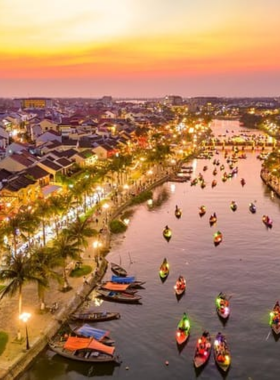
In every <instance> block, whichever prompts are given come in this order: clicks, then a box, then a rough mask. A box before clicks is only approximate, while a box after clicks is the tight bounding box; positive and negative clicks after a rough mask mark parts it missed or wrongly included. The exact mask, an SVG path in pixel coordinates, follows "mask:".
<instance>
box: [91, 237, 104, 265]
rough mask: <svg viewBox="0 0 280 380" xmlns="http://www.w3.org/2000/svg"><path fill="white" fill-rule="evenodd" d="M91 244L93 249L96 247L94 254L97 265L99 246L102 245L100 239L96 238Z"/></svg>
mask: <svg viewBox="0 0 280 380" xmlns="http://www.w3.org/2000/svg"><path fill="white" fill-rule="evenodd" d="M92 246H93V248H94V249H96V255H95V256H96V257H97V260H96V264H97V266H99V259H100V247H102V243H101V242H100V241H98V240H96V241H94V242H93V244H92Z"/></svg>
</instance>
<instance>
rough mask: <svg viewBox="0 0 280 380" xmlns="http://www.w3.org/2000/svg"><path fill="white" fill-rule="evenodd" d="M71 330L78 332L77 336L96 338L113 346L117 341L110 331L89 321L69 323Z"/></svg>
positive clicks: (74, 332)
mask: <svg viewBox="0 0 280 380" xmlns="http://www.w3.org/2000/svg"><path fill="white" fill-rule="evenodd" d="M69 327H70V329H71V332H72V333H73V334H76V335H77V336H82V337H85V338H94V339H96V340H98V342H101V343H103V344H107V345H108V346H113V345H114V344H115V341H114V340H113V339H111V338H110V336H109V335H110V331H108V330H102V329H97V328H96V327H93V326H91V325H89V324H87V323H84V324H82V325H81V324H73V323H72V324H71V323H70V324H69Z"/></svg>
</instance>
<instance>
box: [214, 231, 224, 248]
mask: <svg viewBox="0 0 280 380" xmlns="http://www.w3.org/2000/svg"><path fill="white" fill-rule="evenodd" d="M213 240H214V244H215V245H216V246H217V245H219V244H220V243H221V242H222V240H223V235H222V233H221V232H220V231H217V232H215V233H214V237H213Z"/></svg>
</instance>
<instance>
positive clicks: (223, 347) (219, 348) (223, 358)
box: [214, 332, 231, 372]
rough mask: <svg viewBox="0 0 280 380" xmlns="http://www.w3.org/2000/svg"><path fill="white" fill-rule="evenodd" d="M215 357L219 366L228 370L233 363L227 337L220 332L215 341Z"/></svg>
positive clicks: (224, 370) (223, 369)
mask: <svg viewBox="0 0 280 380" xmlns="http://www.w3.org/2000/svg"><path fill="white" fill-rule="evenodd" d="M214 358H215V362H216V364H217V366H218V367H219V368H220V369H221V370H222V371H223V372H226V371H227V370H228V369H229V367H230V364H231V356H230V351H229V347H228V344H227V341H226V338H225V336H224V335H223V334H221V333H220V332H219V333H218V334H217V335H216V339H215V341H214Z"/></svg>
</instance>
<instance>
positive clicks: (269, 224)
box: [262, 215, 273, 228]
mask: <svg viewBox="0 0 280 380" xmlns="http://www.w3.org/2000/svg"><path fill="white" fill-rule="evenodd" d="M262 221H263V223H264V224H265V225H266V227H268V228H272V224H273V222H272V219H270V217H269V216H268V215H263V217H262Z"/></svg>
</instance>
